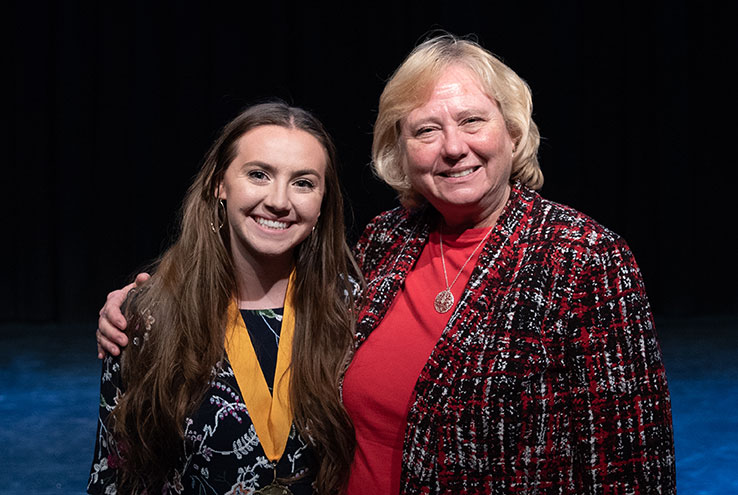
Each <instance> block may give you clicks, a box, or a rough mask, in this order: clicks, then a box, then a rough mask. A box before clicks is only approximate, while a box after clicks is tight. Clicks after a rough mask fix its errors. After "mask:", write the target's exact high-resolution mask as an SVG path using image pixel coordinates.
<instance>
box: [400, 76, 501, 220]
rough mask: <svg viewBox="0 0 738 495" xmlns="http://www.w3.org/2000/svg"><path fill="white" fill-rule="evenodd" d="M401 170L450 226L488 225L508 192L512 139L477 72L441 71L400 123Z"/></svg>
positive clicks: (496, 215)
mask: <svg viewBox="0 0 738 495" xmlns="http://www.w3.org/2000/svg"><path fill="white" fill-rule="evenodd" d="M401 142H402V148H403V151H404V166H405V173H406V174H407V177H408V179H409V180H410V184H411V186H412V188H413V189H414V190H415V191H416V192H418V193H419V194H421V195H422V196H423V197H424V198H425V199H427V200H428V201H429V202H430V203H431V204H432V205H433V206H434V207H435V208H436V209H437V210H438V211H439V212H440V213H441V215H442V216H443V218H444V220H445V222H446V223H447V225H449V226H450V227H457V228H470V227H482V226H487V225H492V224H493V223H494V222H495V221H496V219H497V217H498V216H499V213H500V212H501V211H502V208H503V207H504V205H505V202H506V201H507V198H508V196H509V193H510V184H509V180H510V171H511V168H512V152H513V140H512V138H511V136H510V134H509V132H508V130H507V127H506V125H505V121H504V119H503V117H502V113H501V112H500V110H499V107H498V106H497V103H496V102H495V101H494V100H492V99H491V98H490V97H489V96H487V94H486V93H485V92H484V91H483V90H482V88H481V85H480V84H479V82H478V79H477V77H476V75H474V74H473V73H472V72H471V71H470V70H469V69H467V68H465V67H461V66H451V67H448V68H447V69H445V71H444V72H443V73H442V74H441V77H440V78H439V79H438V82H437V83H436V85H435V86H434V88H433V90H432V93H431V96H430V98H429V99H428V101H426V102H425V103H424V104H423V105H421V106H419V107H418V108H416V109H414V110H413V111H412V112H410V114H408V116H407V118H406V119H404V120H403V122H402V131H401Z"/></svg>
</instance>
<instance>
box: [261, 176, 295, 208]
mask: <svg viewBox="0 0 738 495" xmlns="http://www.w3.org/2000/svg"><path fill="white" fill-rule="evenodd" d="M264 205H265V206H266V207H267V208H268V209H269V210H271V211H273V212H275V213H281V212H286V211H288V210H289V207H290V199H289V194H288V191H287V185H286V184H279V183H275V184H273V185H272V187H270V188H269V192H268V194H267V195H266V198H265V199H264Z"/></svg>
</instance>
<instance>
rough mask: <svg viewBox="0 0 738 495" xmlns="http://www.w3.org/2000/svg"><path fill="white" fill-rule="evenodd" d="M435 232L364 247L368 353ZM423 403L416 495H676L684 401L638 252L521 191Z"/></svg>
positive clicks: (445, 341)
mask: <svg viewBox="0 0 738 495" xmlns="http://www.w3.org/2000/svg"><path fill="white" fill-rule="evenodd" d="M435 218H437V213H436V212H434V211H432V209H431V208H426V209H425V210H421V211H414V212H409V211H407V210H405V209H402V208H398V209H395V210H392V211H389V212H386V213H384V214H382V215H380V216H378V217H377V218H375V219H374V220H373V221H372V223H370V224H369V225H368V226H367V228H366V230H365V231H364V234H363V236H362V237H361V239H360V240H359V243H358V244H357V246H356V249H355V254H356V257H357V260H358V262H359V265H360V266H361V268H362V271H363V273H364V275H365V277H366V281H367V289H366V290H365V292H364V294H363V295H362V297H361V299H360V306H359V314H358V325H357V339H358V340H357V343H358V345H361V343H362V342H363V341H364V340H366V338H367V337H368V335H369V334H370V333H371V332H372V330H373V329H374V328H376V326H377V324H378V323H379V321H380V320H381V319H382V318H383V317H384V315H385V313H386V311H387V308H388V307H389V306H390V303H391V302H392V300H393V298H394V297H395V295H396V294H397V292H398V290H399V289H400V287H401V286H402V284H403V282H404V280H405V277H406V275H407V273H408V271H409V270H410V269H411V268H412V266H413V264H414V263H415V261H416V260H417V259H418V257H419V256H420V253H421V251H422V249H423V247H424V245H425V243H426V242H427V239H428V233H429V231H430V229H431V226H432V225H433V224H434V222H435ZM440 286H441V284H440V281H439V287H440ZM428 310H429V311H433V309H432V301H429V302H428ZM398 331H401V329H398ZM415 394H416V396H415V398H414V401H413V402H412V405H411V407H410V411H409V413H408V426H407V430H406V431H405V444H404V452H403V466H402V481H401V492H402V493H403V494H415V493H447V494H451V493H454V494H456V493H489V494H491V493H504V494H512V493H514V494H538V495H543V494H554V493H555V494H576V495H585V494H595V493H596V494H646V493H648V494H650V493H659V494H671V493H675V492H676V488H675V484H676V481H675V470H674V450H673V435H672V424H671V405H670V400H669V392H668V389H667V385H666V376H665V373H664V367H663V364H662V361H661V354H660V350H659V347H658V344H657V342H656V336H655V333H654V326H653V318H652V316H651V311H650V308H649V304H648V300H647V298H646V293H645V289H644V286H643V281H642V279H641V275H640V272H639V270H638V267H637V265H636V262H635V260H634V258H633V254H632V253H631V251H630V249H629V248H628V246H627V244H626V243H625V241H624V240H623V239H621V238H620V237H618V236H617V235H616V234H614V233H612V232H610V231H609V230H607V229H605V228H604V227H602V226H600V225H599V224H597V223H596V222H594V221H593V220H592V219H590V218H588V217H587V216H585V215H583V214H581V213H579V212H577V211H575V210H573V209H571V208H569V207H566V206H562V205H559V204H556V203H553V202H550V201H547V200H544V199H543V198H541V197H540V196H539V195H538V194H537V193H535V192H533V191H531V190H530V189H528V188H526V187H524V186H521V185H519V184H515V185H513V190H512V193H511V197H510V200H509V201H508V204H507V205H506V207H505V210H504V212H503V213H502V215H501V216H500V218H499V220H498V222H497V226H496V227H495V229H494V230H493V232H492V234H491V236H490V237H489V240H488V242H487V244H486V245H485V247H484V248H483V250H482V252H481V254H480V256H479V261H478V264H477V266H476V267H475V269H474V272H473V274H472V276H471V278H470V280H469V282H468V284H467V286H466V289H465V292H464V294H463V296H462V297H461V299H460V301H459V303H458V305H457V307H456V309H455V311H454V312H453V314H452V315H451V317H450V320H449V322H448V325H447V326H446V328H445V330H444V332H443V335H442V336H441V338H440V340H439V341H438V344H437V345H436V347H435V349H434V350H433V352H432V354H431V356H430V358H429V360H428V362H427V363H426V365H425V367H424V368H423V370H422V372H421V374H420V377H419V378H418V381H417V384H416V386H415Z"/></svg>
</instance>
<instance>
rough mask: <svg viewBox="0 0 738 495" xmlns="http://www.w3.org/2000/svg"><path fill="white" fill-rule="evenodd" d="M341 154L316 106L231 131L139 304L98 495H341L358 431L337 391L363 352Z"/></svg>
mask: <svg viewBox="0 0 738 495" xmlns="http://www.w3.org/2000/svg"><path fill="white" fill-rule="evenodd" d="M342 205H343V203H342V198H341V194H340V188H339V185H338V176H337V173H336V164H335V151H334V146H333V144H332V142H331V139H330V137H329V136H328V134H327V132H326V131H325V129H324V128H323V126H322V125H321V124H320V122H319V121H318V120H317V119H316V118H315V117H313V116H312V115H311V114H309V113H308V112H306V111H304V110H301V109H298V108H293V107H289V106H287V105H285V104H283V103H267V104H261V105H256V106H253V107H250V108H248V109H247V110H245V111H244V112H242V113H241V114H240V115H238V116H237V117H236V118H235V119H234V120H233V121H231V122H230V123H229V124H228V125H226V127H225V128H224V129H223V131H222V133H221V135H220V136H219V137H218V139H217V140H216V141H215V143H214V144H213V145H212V147H211V149H210V151H209V152H208V154H207V155H206V157H205V161H204V164H203V166H202V168H201V170H200V172H199V173H198V175H197V177H196V178H195V180H194V183H193V184H192V186H191V187H190V189H189V191H188V193H187V196H186V198H185V201H184V205H183V210H182V218H181V231H180V234H179V237H178V239H177V240H176V242H175V243H174V245H173V246H172V247H171V248H170V249H169V250H168V251H167V252H166V253H165V254H164V255H163V256H162V257H161V259H160V260H159V261H158V263H157V266H156V269H155V273H154V275H153V276H152V277H151V279H150V280H149V281H148V282H146V283H145V284H144V285H143V287H141V288H140V289H138V290H136V291H133V292H132V293H131V294H130V295H129V297H128V301H127V304H126V317H127V319H128V337H129V338H130V343H131V345H129V346H128V347H127V348H126V349H125V350H124V351H123V353H122V354H121V355H120V356H108V357H107V358H106V359H105V361H104V363H103V373H102V382H101V402H100V420H99V423H98V435H97V443H96V446H95V460H94V461H93V466H92V470H91V474H90V481H89V485H88V491H89V492H90V493H106V494H107V493H198V494H202V493H208V494H210V493H213V494H215V493H229V494H236V493H252V492H256V493H312V492H313V491H316V490H317V491H318V492H319V493H336V492H338V491H340V490H341V489H342V488H343V486H344V485H345V482H346V478H347V476H348V471H349V466H350V463H351V459H352V455H353V450H354V436H353V428H352V425H351V421H350V420H349V418H348V416H347V414H346V412H345V410H344V409H343V406H342V405H341V401H340V398H339V395H338V391H337V382H338V378H339V376H340V374H341V373H342V371H343V370H344V368H345V365H346V361H347V353H348V351H349V349H350V348H351V345H352V331H351V323H350V315H351V313H352V312H351V310H350V308H351V304H352V300H351V294H352V292H353V287H352V286H351V284H352V283H353V282H352V281H353V280H355V278H354V277H357V272H356V271H355V265H354V264H353V261H351V256H350V253H349V250H348V248H347V246H346V242H345V238H344V222H343V211H342V210H343V206H342Z"/></svg>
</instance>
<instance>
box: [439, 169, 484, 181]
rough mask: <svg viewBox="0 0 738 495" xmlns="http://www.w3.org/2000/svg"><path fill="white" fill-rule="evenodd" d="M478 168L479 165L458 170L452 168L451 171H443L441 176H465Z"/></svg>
mask: <svg viewBox="0 0 738 495" xmlns="http://www.w3.org/2000/svg"><path fill="white" fill-rule="evenodd" d="M478 169H479V167H472V168H467V169H464V170H459V171H458V172H457V171H453V170H452V171H449V172H444V173H442V174H441V175H442V176H443V177H449V178H451V179H458V178H459V177H466V176H467V175H469V174H471V173H473V172H476V171H477V170H478Z"/></svg>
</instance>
